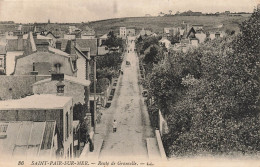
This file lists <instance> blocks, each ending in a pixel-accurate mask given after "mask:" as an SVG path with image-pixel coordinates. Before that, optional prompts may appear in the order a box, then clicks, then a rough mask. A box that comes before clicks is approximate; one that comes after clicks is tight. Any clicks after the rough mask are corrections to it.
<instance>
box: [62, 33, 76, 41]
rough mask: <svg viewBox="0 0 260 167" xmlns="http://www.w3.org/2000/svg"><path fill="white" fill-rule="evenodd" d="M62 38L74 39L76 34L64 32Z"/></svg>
mask: <svg viewBox="0 0 260 167" xmlns="http://www.w3.org/2000/svg"><path fill="white" fill-rule="evenodd" d="M64 39H68V40H71V39H76V35H75V34H64Z"/></svg>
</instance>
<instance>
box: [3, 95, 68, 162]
mask: <svg viewBox="0 0 260 167" xmlns="http://www.w3.org/2000/svg"><path fill="white" fill-rule="evenodd" d="M72 106H73V100H72V98H71V97H65V96H57V95H50V94H44V95H32V96H27V97H25V98H22V99H16V100H6V101H0V121H9V122H10V121H35V122H39V121H55V122H56V126H57V133H58V134H59V135H60V137H59V138H58V142H60V143H61V146H60V147H58V151H59V154H60V155H61V157H63V158H69V157H73V132H72V131H73V126H72V121H73V110H72ZM48 129H50V128H48ZM25 130H27V131H28V128H25ZM31 130H32V129H31ZM12 133H15V132H12ZM23 137H28V134H27V135H24V136H23ZM34 137H39V136H34ZM8 143H10V142H8ZM21 145H22V144H21Z"/></svg>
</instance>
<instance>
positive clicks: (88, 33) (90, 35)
mask: <svg viewBox="0 0 260 167" xmlns="http://www.w3.org/2000/svg"><path fill="white" fill-rule="evenodd" d="M95 34H96V32H95V30H93V29H92V28H89V27H88V26H86V29H85V30H83V31H81V39H94V38H95Z"/></svg>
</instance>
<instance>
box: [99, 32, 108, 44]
mask: <svg viewBox="0 0 260 167" xmlns="http://www.w3.org/2000/svg"><path fill="white" fill-rule="evenodd" d="M107 35H108V34H104V35H102V36H101V37H99V46H102V45H103V44H104V42H105V41H106V40H107V38H108V36H107Z"/></svg>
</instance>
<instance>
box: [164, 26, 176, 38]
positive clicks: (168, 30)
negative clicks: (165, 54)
mask: <svg viewBox="0 0 260 167" xmlns="http://www.w3.org/2000/svg"><path fill="white" fill-rule="evenodd" d="M179 32H180V28H179V27H166V28H164V29H163V33H164V36H174V35H177V34H178V33H179Z"/></svg>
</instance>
